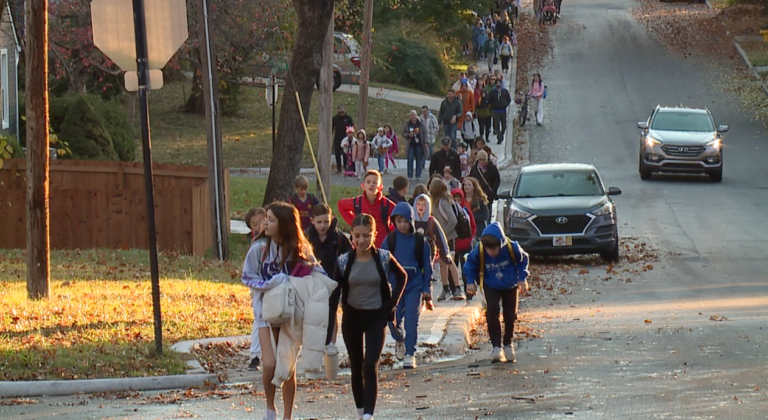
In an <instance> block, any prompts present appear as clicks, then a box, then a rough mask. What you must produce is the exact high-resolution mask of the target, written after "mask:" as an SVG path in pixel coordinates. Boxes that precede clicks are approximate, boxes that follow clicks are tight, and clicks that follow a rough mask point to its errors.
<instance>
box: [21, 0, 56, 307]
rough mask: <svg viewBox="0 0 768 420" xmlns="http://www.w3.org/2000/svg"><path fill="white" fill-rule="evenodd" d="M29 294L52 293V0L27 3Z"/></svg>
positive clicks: (30, 296)
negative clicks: (49, 9) (50, 61)
mask: <svg viewBox="0 0 768 420" xmlns="http://www.w3.org/2000/svg"><path fill="white" fill-rule="evenodd" d="M26 50H27V59H28V61H27V65H26V67H27V75H26V76H27V294H28V296H29V298H30V299H41V298H47V297H48V296H49V295H50V277H51V265H50V258H51V255H50V236H49V225H48V221H49V214H48V210H49V202H48V187H49V185H48V158H49V153H48V0H28V2H27V48H26Z"/></svg>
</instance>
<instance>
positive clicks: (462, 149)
mask: <svg viewBox="0 0 768 420" xmlns="http://www.w3.org/2000/svg"><path fill="white" fill-rule="evenodd" d="M456 154H457V155H459V164H460V165H461V176H460V177H459V179H464V177H466V176H468V175H469V152H468V151H467V143H464V142H461V143H459V145H458V146H456Z"/></svg>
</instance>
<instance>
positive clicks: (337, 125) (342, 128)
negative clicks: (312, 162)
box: [331, 105, 355, 174]
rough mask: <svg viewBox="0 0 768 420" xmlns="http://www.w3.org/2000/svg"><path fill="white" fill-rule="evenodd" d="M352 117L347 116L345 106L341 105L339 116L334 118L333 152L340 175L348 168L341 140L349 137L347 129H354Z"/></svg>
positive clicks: (332, 127) (332, 123)
mask: <svg viewBox="0 0 768 420" xmlns="http://www.w3.org/2000/svg"><path fill="white" fill-rule="evenodd" d="M354 126H355V123H354V121H352V117H350V116H349V115H347V112H346V111H345V110H344V105H339V112H338V114H336V115H334V116H333V121H331V130H332V131H333V151H334V154H335V155H336V173H338V174H340V173H342V171H343V170H344V168H345V167H346V154H345V153H344V150H342V148H341V140H342V139H344V136H346V135H347V127H354Z"/></svg>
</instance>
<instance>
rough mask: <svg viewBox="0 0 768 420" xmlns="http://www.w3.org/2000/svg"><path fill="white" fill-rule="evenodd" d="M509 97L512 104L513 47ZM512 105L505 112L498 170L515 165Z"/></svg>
mask: <svg viewBox="0 0 768 420" xmlns="http://www.w3.org/2000/svg"><path fill="white" fill-rule="evenodd" d="M507 90H508V91H509V95H510V96H511V97H512V99H513V102H512V104H514V103H515V102H514V98H515V94H516V93H517V46H515V47H514V54H513V55H512V63H510V67H509V84H508V85H507ZM512 104H510V107H509V108H508V111H507V132H506V133H505V136H506V138H505V139H504V159H502V160H501V161H500V162H499V165H498V169H499V170H502V169H507V168H509V167H510V166H512V165H514V163H515V156H514V151H515V147H514V146H515V120H516V119H517V105H516V104H515V105H514V108H515V112H514V113H513V112H511V109H510V108H512Z"/></svg>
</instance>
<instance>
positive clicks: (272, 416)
mask: <svg viewBox="0 0 768 420" xmlns="http://www.w3.org/2000/svg"><path fill="white" fill-rule="evenodd" d="M262 420H277V411H276V410H270V409H267V412H266V413H264V417H262Z"/></svg>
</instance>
